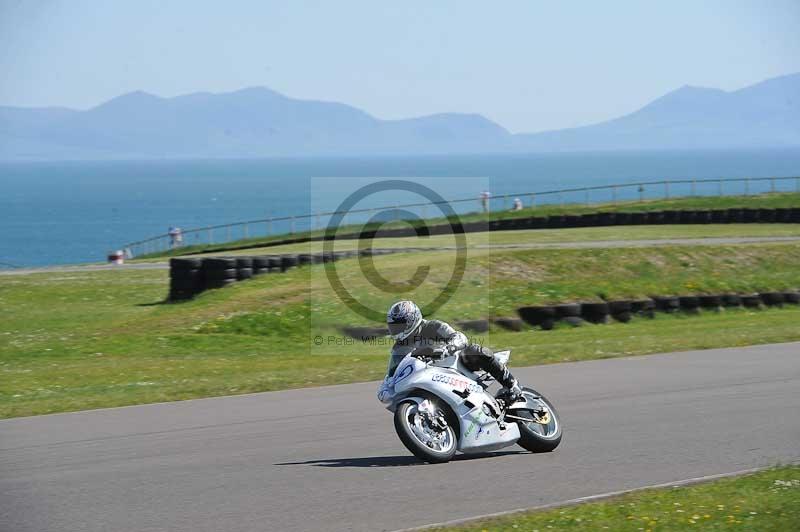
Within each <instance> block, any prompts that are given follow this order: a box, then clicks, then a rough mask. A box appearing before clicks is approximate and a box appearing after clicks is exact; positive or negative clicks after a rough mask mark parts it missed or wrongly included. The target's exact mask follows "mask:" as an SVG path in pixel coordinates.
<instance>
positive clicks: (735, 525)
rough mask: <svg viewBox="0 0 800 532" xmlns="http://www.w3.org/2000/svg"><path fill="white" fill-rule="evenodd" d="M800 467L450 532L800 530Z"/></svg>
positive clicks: (486, 522) (487, 522) (482, 523)
mask: <svg viewBox="0 0 800 532" xmlns="http://www.w3.org/2000/svg"><path fill="white" fill-rule="evenodd" d="M798 523H800V467H798V466H787V467H777V468H774V469H770V470H767V471H763V472H760V473H756V474H752V475H747V476H742V477H737V478H728V479H722V480H717V481H714V482H709V483H705V484H697V485H693V486H688V487H678V488H664V489H656V490H647V491H642V492H635V493H631V494H629V495H625V496H621V497H616V498H613V499H609V500H607V501H603V502H594V503H586V504H581V505H576V506H567V507H563V508H556V509H553V510H547V511H541V512H529V513H522V514H515V515H510V516H508V517H503V518H498V519H491V520H484V521H477V522H475V523H472V524H470V525H466V526H460V527H452V528H440V529H436V530H443V531H444V530H447V531H452V532H456V531H463V532H467V531H489V530H491V531H497V532H501V531H509V532H511V531H518V530H525V531H537V530H538V531H541V532H545V531H547V530H603V529H608V530H615V531H617V530H619V531H627V530H630V531H642V530H644V531H660V530H663V531H670V530H674V531H684V530H691V529H697V530H723V531H724V530H758V531H761V530H763V531H767V530H769V531H773V530H786V531H789V530H797V524H798Z"/></svg>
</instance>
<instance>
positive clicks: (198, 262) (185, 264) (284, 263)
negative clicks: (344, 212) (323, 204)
mask: <svg viewBox="0 0 800 532" xmlns="http://www.w3.org/2000/svg"><path fill="white" fill-rule="evenodd" d="M371 251H372V254H373V255H379V254H384V253H395V252H398V251H406V250H404V249H391V250H381V249H374V250H371ZM323 255H324V256H323ZM358 255H359V253H358V251H356V250H353V251H339V252H336V253H328V254H322V253H317V254H311V253H300V254H297V255H257V256H241V257H175V258H172V259H170V261H169V279H170V280H169V295H168V297H167V300H168V301H186V300H189V299H192V298H194V296H196V295H197V294H199V293H200V292H203V291H204V290H209V289H215V288H224V287H226V286H230V285H232V284H233V283H235V282H237V281H244V280H246V279H250V278H252V277H254V276H257V275H263V274H267V273H279V272H285V271H286V270H288V269H291V268H295V267H298V266H307V265H311V264H319V263H322V262H332V261H335V260H340V259H344V258H349V257H356V256H358ZM486 329H487V330H488V323H487V325H486Z"/></svg>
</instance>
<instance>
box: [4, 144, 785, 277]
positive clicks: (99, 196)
mask: <svg viewBox="0 0 800 532" xmlns="http://www.w3.org/2000/svg"><path fill="white" fill-rule="evenodd" d="M414 176H416V177H426V178H428V179H426V180H424V182H426V183H428V184H430V185H431V186H432V188H434V189H436V190H437V192H439V193H441V195H442V196H444V197H445V198H446V199H457V198H467V197H477V195H478V194H479V193H480V191H481V190H482V189H483V188H486V187H488V188H489V189H490V190H491V192H492V193H494V194H503V193H521V192H527V191H533V192H536V191H543V190H552V189H557V188H568V187H580V186H591V185H602V184H611V183H617V182H618V183H624V182H633V181H638V180H658V179H666V178H713V177H773V176H800V149H792V150H760V151H736V152H700V151H698V152H648V153H642V152H635V153H590V154H586V153H584V154H579V153H565V154H543V155H527V156H508V155H504V156H452V157H450V156H448V157H445V156H442V157H407V158H400V157H393V158H370V159H350V158H348V159H308V160H252V161H220V160H215V161H151V162H147V161H123V162H62V163H18V164H17V163H15V164H0V185H1V186H2V189H0V190H2V194H0V263H9V264H13V265H17V266H43V265H52V264H69V263H79V262H90V261H101V260H103V259H104V256H105V253H106V252H107V251H109V250H112V249H117V248H118V247H120V246H121V245H122V244H124V243H127V242H130V241H135V240H139V239H142V238H145V237H148V236H153V235H157V234H162V233H165V232H166V231H167V229H168V227H169V226H173V225H174V226H180V227H182V228H191V227H199V226H206V225H213V224H224V223H229V222H235V221H241V220H248V219H259V218H265V217H268V216H281V215H292V214H304V213H308V212H315V211H319V210H325V209H330V210H332V209H334V208H335V207H336V206H337V205H338V204H339V202H340V201H341V200H342V198H343V197H344V195H345V192H350V191H352V185H351V182H350V181H348V180H343V179H341V178H345V177H357V178H362V179H361V182H362V183H363V182H369V181H372V180H379V179H380V178H386V177H414ZM322 177H325V178H326V179H317V178H322ZM336 178H340V179H336ZM312 184H313V186H312ZM794 186H795V185H794V183H793V182H792V183H790V184H789V183H787V184H786V185H784V188H787V189H788V188H792V189H793V188H794ZM348 187H349V188H348ZM767 187H768V184H765V185H763V188H764V189H766V188H767ZM751 191H756V189H755V188H751ZM657 192H659V193H660V189H659V190H655V189H654V190H648V191H647V194H648V195H653V196H655V195H656V193H657ZM674 192H675V193H678V192H680V191H674ZM698 192H700V193H714V192H716V187H705V188H700V189H699V190H698ZM409 199H412V198H410V197H404V196H403V195H398V196H396V197H395V198H394V200H396V201H397V202H399V203H402V202H404V201H406V200H409ZM570 199H571V198H569V197H568V198H567V200H568V201H569V200H570ZM583 199H584V195H583V194H580V196H575V197H574V200H575V201H582V200H583ZM596 199H598V200H603V199H608V196H605V197H599V195H598V197H597V198H596ZM382 201H383V202H384V203H385V202H391V201H392V199H389V198H385V199H384V200H382ZM463 208H464V209H467V210H475V209H476V208H477V202H476V203H475V205H473V206H464V207H463ZM462 210H463V209H462ZM431 214H433V212H431ZM297 228H298V229H301V228H303V225H302V224H298V225H297ZM279 229H288V226H287V227H283V228H282V227H274V228H273V230H279ZM220 236H221V235H220ZM190 243H191V241H190Z"/></svg>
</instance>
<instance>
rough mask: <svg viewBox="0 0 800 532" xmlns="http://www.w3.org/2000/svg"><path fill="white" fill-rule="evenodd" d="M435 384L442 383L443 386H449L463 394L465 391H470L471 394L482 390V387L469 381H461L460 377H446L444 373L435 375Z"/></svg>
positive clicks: (433, 378)
mask: <svg viewBox="0 0 800 532" xmlns="http://www.w3.org/2000/svg"><path fill="white" fill-rule="evenodd" d="M431 380H432V381H433V382H441V383H442V384H447V385H450V386H452V387H453V389H455V390H457V391H459V392H463V391H464V390H467V389H468V390H469V391H470V392H478V391H480V390H481V387H480V386H478V385H477V384H471V383H470V382H469V381H467V380H464V379H459V378H458V377H454V376H452V375H445V374H444V373H434V374H433V376H432V377H431Z"/></svg>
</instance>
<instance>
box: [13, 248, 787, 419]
mask: <svg viewBox="0 0 800 532" xmlns="http://www.w3.org/2000/svg"><path fill="white" fill-rule="evenodd" d="M421 262H422V263H427V264H429V265H431V273H430V275H429V277H428V278H427V279H426V280H425V282H424V283H423V285H422V286H421V287H420V288H418V289H417V290H415V291H413V292H411V293H404V294H398V295H392V294H384V295H376V292H377V291H376V289H375V288H374V287H372V286H371V285H370V284H369V283H367V282H365V280H364V275H363V274H362V273H361V271H360V269H359V267H358V262H357V261H355V260H346V261H342V262H339V263H336V266H337V268H340V270H339V271H340V272H341V278H342V279H343V282H344V283H345V284H346V285H347V286H348V287H350V288H351V291H352V293H353V294H355V295H356V296H357V297H359V298H365V300H366V301H371V302H372V303H373V304H374V306H375V308H378V309H383V308H386V307H387V306H388V304H389V303H390V302H391V301H392V300H394V299H395V298H398V297H408V296H410V297H415V298H418V299H421V300H424V299H425V298H426V297H428V295H429V293H430V292H432V291H435V290H440V289H441V287H442V285H443V284H444V282H445V281H446V278H447V274H448V272H449V269H448V268H449V263H450V262H452V253H443V252H422V253H414V254H411V253H409V254H398V255H391V256H382V257H377V258H376V259H375V263H376V267H377V269H378V271H380V272H381V273H382V274H383V275H385V276H387V277H389V278H391V277H393V276H395V278H400V279H405V278H407V277H408V272H409V270H410V269H411V268H412V267H416V265H418V264H420V263H421ZM798 264H800V245H797V244H770V245H750V246H696V247H680V246H677V247H676V246H667V247H658V248H635V249H592V250H516V251H508V250H505V251H503V252H502V253H498V252H494V251H490V250H480V251H476V252H474V253H472V254H470V258H469V260H468V262H467V269H466V272H465V278H464V282H463V283H462V285H461V287H460V288H459V289H458V290H456V292H455V293H454V294H453V295H452V298H451V299H450V301H448V303H447V304H446V305H445V306H443V307H442V308H441V309H440V310H439V311H438V312H437V313H436V315H435V316H434V317H438V318H440V319H445V320H448V321H455V320H458V319H466V318H478V317H489V316H511V315H514V311H515V308H516V307H517V306H519V305H521V304H535V303H547V302H556V301H570V300H597V299H599V298H600V297H609V298H615V297H623V296H638V295H647V294H667V293H681V294H683V293H702V292H720V291H728V290H731V291H740V292H749V291H754V290H756V291H761V290H767V289H777V288H789V287H796V286H800V268H799V267H798V266H797V265H798ZM445 270H446V271H445ZM166 286H167V273H166V272H165V271H150V270H148V271H133V270H127V271H125V270H117V271H96V272H78V273H37V274H30V275H15V276H5V277H0V314H2V315H3V317H4V318H3V320H0V417H12V416H22V415H33V414H42V413H49V412H63V411H69V410H81V409H87V408H98V407H107V406H120V405H129V404H138V403H148V402H157V401H169V400H178V399H189V398H196V397H207V396H215V395H227V394H237V393H246V392H257V391H266V390H280V389H286V388H297V387H305V386H318V385H325V384H335V383H345V382H356V381H365V380H371V379H379V378H381V377H382V375H383V372H384V369H385V364H386V353H387V350H388V347H389V346H388V345H386V344H383V345H370V344H363V343H361V342H353V343H349V342H344V343H342V342H341V341H340V340H338V338H339V337H338V335H339V331H338V326H340V325H344V324H351V325H369V323H365V320H364V318H361V317H360V316H357V315H355V314H354V313H353V312H352V311H350V310H349V309H348V308H347V307H346V306H345V305H344V304H343V303H341V302H340V301H339V300H338V299H337V298H336V297H335V296H334V295H333V294H332V293H331V289H330V287H329V285H328V283H327V280H326V278H325V275H324V269H323V267H322V265H317V266H312V267H305V268H299V269H295V270H291V271H289V272H287V273H285V274H280V275H266V276H261V277H258V278H255V279H253V280H250V281H247V282H243V283H238V284H236V285H234V286H232V287H230V288H226V289H224V290H212V291H208V292H206V293H204V294H202V295H201V296H199V297H198V298H197V299H195V300H194V301H190V302H186V303H181V304H160V302H161V301H162V300H163V298H164V296H165V295H166V291H167V288H166ZM797 323H800V308H797V307H787V308H785V309H773V310H762V311H754V312H751V311H745V310H734V311H725V312H721V313H719V314H716V313H705V314H703V315H702V316H700V317H686V316H683V315H677V316H666V315H659V316H658V317H657V318H656V319H655V320H644V319H640V320H634V322H632V323H629V324H625V325H623V324H610V325H605V326H603V325H600V326H585V327H581V328H576V329H572V328H558V329H557V330H554V331H550V332H540V331H532V330H526V331H523V332H519V333H512V332H506V331H500V330H494V329H493V330H492V331H490V333H489V334H488V335H487V336H486V337H484V338H481V339H479V340H481V341H484V342H485V343H487V344H488V345H490V346H492V347H511V348H512V349H514V355H513V358H512V365H517V366H520V365H531V364H538V363H548V362H558V361H565V360H586V359H592V358H605V357H614V356H624V355H635V354H646V353H654V352H662V351H672V350H687V349H702V348H711V347H725V346H737V345H748V344H759V343H771V342H784V341H791V340H798V339H800V328H798V327H797ZM316 335H320V336H322V338H323V339H324V340H323V345H320V346H317V345H315V344H314V342H313V338H314V337H315V336H316ZM329 336H330V337H334V338H336V340H331V341H329V340H328V337H329ZM337 342H338V343H337Z"/></svg>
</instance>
